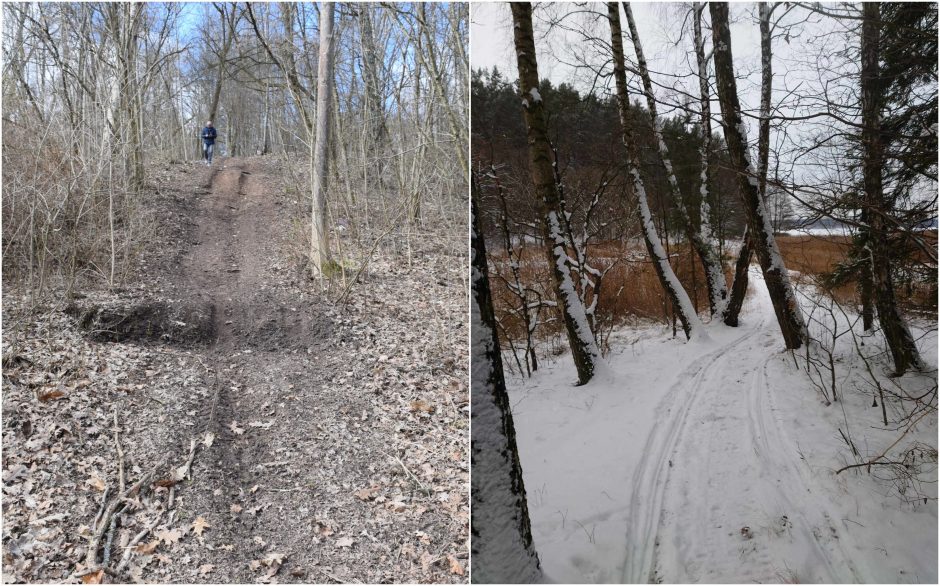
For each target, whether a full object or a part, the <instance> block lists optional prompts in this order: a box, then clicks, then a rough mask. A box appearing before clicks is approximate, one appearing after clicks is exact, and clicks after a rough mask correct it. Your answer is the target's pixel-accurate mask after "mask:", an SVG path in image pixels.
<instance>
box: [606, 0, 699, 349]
mask: <svg viewBox="0 0 940 586" xmlns="http://www.w3.org/2000/svg"><path fill="white" fill-rule="evenodd" d="M607 15H608V20H609V21H610V40H611V46H612V48H613V58H614V79H615V81H616V84H617V106H618V109H619V111H620V127H621V132H622V139H623V146H624V147H625V148H626V152H627V173H628V174H629V175H630V178H631V183H632V185H633V190H634V192H635V193H636V197H637V200H638V201H639V206H640V222H641V223H642V228H643V240H644V241H645V243H646V250H647V251H648V252H649V255H650V259H651V260H652V261H653V267H654V268H655V270H656V276H657V277H659V282H660V284H661V285H662V287H663V291H665V293H666V296H667V297H668V298H669V300H670V301H671V302H672V306H673V308H674V310H675V313H676V315H677V316H678V318H679V321H681V322H682V330H683V331H684V332H685V335H686V337H687V338H689V339H691V338H692V337H693V336H696V337H698V336H700V335H704V330H703V327H702V322H701V321H699V318H698V314H697V313H695V309H694V308H693V306H692V301H691V300H690V299H689V295H688V293H686V291H685V289H683V287H682V283H680V282H679V279H678V278H677V277H676V275H675V273H674V272H673V270H672V266H671V265H670V264H669V257H668V256H667V255H666V251H664V250H663V247H662V243H661V242H660V241H659V234H657V232H656V226H655V225H654V224H653V216H652V213H651V212H650V207H649V202H648V201H647V197H646V188H645V186H644V185H643V179H642V178H641V177H640V166H639V153H638V151H637V144H636V140H635V139H634V137H633V131H632V129H631V126H630V121H629V117H628V114H629V108H630V98H629V96H628V95H627V75H626V67H625V65H624V57H623V32H622V30H621V27H620V8H619V6H618V4H617V3H616V2H609V3H608V4H607Z"/></svg>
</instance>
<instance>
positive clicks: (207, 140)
mask: <svg viewBox="0 0 940 586" xmlns="http://www.w3.org/2000/svg"><path fill="white" fill-rule="evenodd" d="M216 136H218V134H217V133H216V131H215V127H214V126H212V120H210V121H208V122H206V126H205V127H204V128H203V129H202V158H203V159H205V160H206V165H207V166H208V165H211V164H212V150H213V149H214V148H215V137H216Z"/></svg>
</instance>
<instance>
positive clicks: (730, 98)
mask: <svg viewBox="0 0 940 586" xmlns="http://www.w3.org/2000/svg"><path fill="white" fill-rule="evenodd" d="M708 6H709V12H710V13H711V19H712V43H713V45H714V54H715V57H714V58H715V79H716V82H717V90H718V101H719V103H720V104H721V124H722V128H723V129H724V135H725V142H726V143H727V146H728V154H729V155H730V158H731V165H732V166H733V168H734V170H735V171H736V172H737V174H738V184H739V187H740V190H741V196H742V198H743V202H742V203H743V204H744V208H745V212H746V214H747V221H748V228H749V230H750V234H751V235H750V238H751V241H752V243H753V244H754V251H755V252H756V253H757V258H758V261H759V262H760V267H761V272H762V273H763V275H764V281H765V282H766V284H767V291H768V293H770V300H771V302H772V303H773V307H774V313H775V314H776V316H777V323H778V324H779V325H780V331H781V333H782V334H783V339H784V342H785V343H786V347H787V348H788V349H796V348H799V347H800V346H802V345H803V343H804V342H805V341H806V338H807V333H806V324H805V323H804V321H803V316H802V313H801V312H800V307H799V304H798V302H797V299H796V296H795V294H794V291H793V286H792V285H791V284H790V278H789V275H788V274H787V268H786V266H784V264H783V258H782V257H781V256H780V250H779V249H778V247H777V242H776V240H775V239H774V234H773V229H772V227H771V225H770V218H769V217H768V216H767V210H766V207H765V205H764V200H763V198H762V197H761V194H760V186H759V182H758V180H757V177H756V174H755V170H754V166H753V165H752V164H751V157H750V153H749V152H748V144H747V130H746V127H745V126H744V121H743V120H742V118H741V105H740V102H739V101H738V93H737V92H738V90H737V82H736V81H735V78H734V63H733V60H732V55H731V30H730V28H729V26H728V4H727V3H725V2H712V3H710V4H709V5H708Z"/></svg>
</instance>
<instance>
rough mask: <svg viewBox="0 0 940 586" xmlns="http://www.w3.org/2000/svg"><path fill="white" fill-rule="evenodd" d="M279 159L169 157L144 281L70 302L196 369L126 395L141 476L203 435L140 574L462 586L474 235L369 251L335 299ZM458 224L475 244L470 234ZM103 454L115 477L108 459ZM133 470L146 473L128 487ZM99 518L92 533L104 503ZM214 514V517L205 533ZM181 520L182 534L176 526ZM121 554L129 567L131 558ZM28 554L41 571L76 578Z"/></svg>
mask: <svg viewBox="0 0 940 586" xmlns="http://www.w3.org/2000/svg"><path fill="white" fill-rule="evenodd" d="M278 165H279V163H278V162H277V161H276V160H272V159H266V158H249V159H227V160H224V161H223V162H221V163H216V166H215V167H214V168H213V169H211V170H210V169H206V168H204V167H203V168H199V167H196V166H192V165H178V166H173V168H172V169H169V171H170V172H169V173H168V174H167V176H168V177H169V178H170V179H169V180H168V181H167V182H165V183H163V184H161V185H160V186H159V190H158V196H157V197H155V198H154V201H153V202H152V205H153V207H154V210H155V215H156V217H157V218H158V222H159V224H158V227H157V231H156V232H157V237H156V240H155V243H154V246H152V247H151V249H150V252H149V253H148V254H146V255H145V257H144V259H143V261H142V263H141V268H140V271H139V274H137V275H135V276H134V277H133V279H131V281H132V284H131V285H129V286H128V287H127V288H126V289H125V290H124V291H122V292H120V293H119V294H116V295H96V294H88V295H87V297H85V298H83V299H80V300H78V301H76V302H74V303H72V304H71V305H69V306H68V307H67V308H66V313H67V314H68V315H69V316H70V317H71V319H72V323H73V324H74V327H78V328H81V329H82V331H84V332H85V335H86V337H87V338H88V339H89V340H90V342H89V343H91V344H105V345H108V346H112V347H119V348H127V347H128V346H127V345H128V344H129V345H131V346H133V345H140V346H141V347H142V348H144V349H152V350H147V352H151V351H152V352H153V354H152V356H151V355H150V354H148V358H147V360H148V362H147V364H148V368H150V369H152V370H153V371H155V372H168V373H170V374H168V375H167V376H168V377H173V376H174V375H179V377H180V380H185V381H188V382H185V385H187V386H188V387H189V390H186V391H184V389H183V388H182V387H177V388H178V391H179V394H178V397H177V398H176V399H174V398H173V396H172V395H170V396H169V398H167V397H166V396H161V398H160V399H156V398H154V401H148V400H143V401H141V400H140V399H136V398H134V397H135V396H136V395H135V396H132V397H128V398H121V399H114V400H120V401H121V402H122V403H123V405H124V406H123V408H122V409H121V411H120V412H121V413H122V414H123V415H122V417H123V418H124V419H126V423H125V424H124V425H123V427H124V430H125V440H124V441H125V442H126V443H133V444H134V446H132V447H129V448H128V450H129V451H131V452H133V453H134V454H135V456H134V457H136V458H138V459H139V460H141V462H140V465H139V466H137V469H139V470H146V469H148V466H147V465H145V463H144V462H143V460H144V458H146V457H147V456H150V457H152V461H151V462H150V463H149V465H151V466H152V463H153V462H155V461H156V459H157V458H158V457H159V455H160V454H161V453H166V452H169V453H170V454H171V455H173V457H174V458H175V461H176V463H175V465H177V466H178V465H179V464H180V463H182V462H183V461H185V460H186V455H187V453H188V452H189V450H190V446H191V445H192V444H191V442H192V441H195V442H196V443H197V445H198V449H197V451H196V456H195V460H194V464H193V466H192V470H191V478H190V479H187V480H183V481H182V482H180V483H179V484H177V485H176V486H175V487H173V491H174V495H173V506H172V514H170V515H168V517H169V519H168V521H167V522H164V523H161V524H160V525H158V526H157V528H156V529H155V530H154V532H153V535H148V536H147V537H146V538H145V539H143V540H142V542H141V543H152V541H155V540H159V544H158V545H157V547H156V549H155V551H153V552H146V551H145V552H139V553H138V552H135V553H134V554H133V557H132V560H131V563H130V564H129V566H128V568H127V573H126V574H125V577H126V578H127V579H131V580H135V581H136V580H140V581H170V582H229V583H239V582H241V583H244V582H259V581H260V582H339V581H342V582H370V583H385V582H464V581H466V567H467V565H468V560H467V538H468V531H467V525H468V516H469V510H468V495H467V490H468V488H469V483H468V462H467V452H466V448H467V438H468V417H467V396H466V394H467V388H466V378H467V370H466V368H467V362H466V360H467V359H466V356H467V351H466V339H467V330H466V323H465V322H466V319H465V315H466V304H465V298H466V288H465V287H466V285H465V282H464V278H465V269H464V267H465V266H466V260H465V257H462V258H461V257H460V256H459V254H460V252H462V250H461V248H462V247H459V246H455V247H453V248H452V250H453V251H454V252H452V253H447V252H442V250H448V249H449V248H448V247H441V246H440V245H439V244H436V243H434V242H426V243H424V244H423V246H425V248H424V249H421V248H420V247H419V250H417V251H412V252H413V255H414V256H416V257H420V258H421V260H420V261H419V262H418V263H415V264H414V265H412V266H403V264H404V263H403V261H402V260H401V259H398V258H394V257H383V258H377V259H373V262H372V264H370V273H369V275H368V277H367V278H366V279H365V280H364V282H362V283H359V284H357V285H356V286H355V289H354V292H353V294H352V295H351V296H350V302H349V303H348V305H346V306H344V307H336V306H334V305H333V304H332V302H331V301H330V300H329V295H328V294H326V293H323V292H321V291H320V289H319V287H318V286H317V284H316V283H314V282H312V281H309V280H308V279H307V278H306V277H305V276H304V274H303V270H302V268H300V267H296V266H292V263H291V261H290V254H289V251H290V250H291V248H292V246H293V244H292V243H291V242H290V241H289V235H290V234H291V228H290V227H291V225H292V224H294V223H296V222H297V217H296V208H293V207H292V206H291V201H290V199H289V198H288V197H287V196H286V195H285V190H283V180H282V179H281V177H282V176H283V173H281V172H280V170H279V168H278ZM454 232H455V235H454V237H455V238H456V239H464V236H463V234H464V231H463V230H462V228H461V227H460V226H455V227H454ZM347 248H348V249H353V248H354V247H353V246H352V245H347ZM448 254H452V255H453V257H449V256H448ZM420 263H425V265H426V266H421V265H420ZM428 292H430V294H428ZM331 295H332V296H333V297H334V298H335V297H336V294H335V290H334V291H333V292H331ZM92 348H94V346H92ZM132 352H133V351H132ZM154 362H156V363H157V364H154ZM160 362H162V363H160ZM148 372H150V371H148ZM128 378H129V379H134V380H137V378H143V377H139V375H137V374H135V373H134V372H131V373H129V374H128ZM194 379H196V380H194ZM180 384H184V383H180ZM142 390H145V389H142ZM169 392H172V391H169ZM141 398H143V397H141ZM130 401H133V403H130ZM168 403H170V404H172V408H168V407H167V404H168ZM174 403H175V404H174ZM131 404H133V409H131V407H130V405H131ZM11 410H12V408H11ZM4 411H5V415H6V414H7V413H6V412H7V403H6V401H5V403H4ZM17 412H18V411H17ZM18 425H21V424H18ZM4 427H5V429H6V426H4ZM12 433H13V431H12V429H11V434H12ZM4 437H5V438H6V437H7V436H6V434H5V436H4ZM10 437H13V436H12V435H11V436H10ZM6 447H7V442H6V440H5V448H6ZM76 449H77V448H76ZM137 452H140V455H137ZM113 457H114V456H113V455H108V457H107V458H105V459H104V460H111V459H113ZM4 464H5V468H6V466H7V462H6V460H5V462H4ZM99 464H100V466H101V468H102V469H103V470H104V471H105V472H102V474H105V473H106V472H107V473H108V474H113V470H114V466H113V464H112V463H111V462H107V461H102V462H100V463H99ZM110 478H112V477H111V476H108V479H109V482H110ZM76 480H77V482H79V483H80V482H83V481H84V479H76ZM135 480H136V478H135V474H134V473H133V470H132V471H131V472H129V473H128V482H129V483H131V482H133V481H135ZM87 488H88V487H84V489H86V490H87ZM161 495H162V496H161ZM93 497H94V492H92V493H91V494H90V495H89V497H88V499H86V500H88V502H87V503H85V504H84V505H83V506H84V507H85V508H87V509H91V508H93V507H94V506H95V505H94V502H93V501H92V500H90V499H91V498H93ZM97 498H100V496H99V497H97ZM167 498H168V494H167V491H166V489H157V492H156V493H155V495H154V501H155V502H156V501H157V500H159V501H160V502H159V503H157V504H154V505H153V507H156V509H154V510H162V509H167V508H169V502H168V501H167ZM161 499H162V500H161ZM83 502H84V501H83ZM144 505H147V503H146V502H145V503H144ZM144 508H146V506H145V507H144ZM4 512H5V513H6V512H7V509H6V507H5V509H4ZM89 513H90V515H89ZM85 515H88V516H89V518H88V519H85V521H84V522H85V523H86V524H88V525H91V522H92V520H93V519H92V518H93V516H94V511H93V510H88V511H86V512H85ZM145 517H146V515H145V514H144V511H141V513H140V514H138V515H137V516H136V517H135V518H130V515H125V518H122V519H121V523H120V524H119V530H118V532H119V535H118V537H117V538H116V539H115V542H116V543H118V544H120V543H122V540H123V542H125V543H126V542H127V537H128V536H129V535H130V534H132V533H136V532H137V530H138V529H139V528H140V526H141V525H142V524H143V522H144V521H143V520H142V519H144V518H145ZM147 518H149V517H147ZM198 518H202V519H203V520H204V521H205V523H207V524H208V526H207V527H206V528H204V529H202V530H201V532H200V531H197V530H194V528H193V523H194V522H196V520H197V519H198ZM125 524H126V525H127V527H126V528H124V526H125ZM173 530H179V531H180V532H181V534H182V537H181V538H180V539H179V540H175V539H172V537H171V538H170V539H163V538H161V537H160V535H166V534H165V533H161V532H164V531H173ZM66 533H68V531H66ZM4 536H5V537H4V539H5V541H4V547H5V554H7V553H9V552H7V549H8V548H7V532H6V531H5V533H4ZM115 550H116V551H115V553H114V556H115V559H117V558H119V557H120V556H121V554H122V553H123V552H122V551H121V550H120V549H119V547H117V546H116V547H115ZM69 551H71V550H69ZM82 554H83V552H82V551H80V550H76V552H75V554H74V556H66V557H74V558H76V560H77V559H80V558H81V555H82ZM14 558H15V556H13V557H11V559H14ZM32 566H33V567H32V570H33V574H31V575H30V577H31V578H33V579H44V580H50V579H62V578H63V577H65V576H63V575H61V574H55V573H42V572H39V573H37V572H35V567H34V566H35V564H32ZM60 566H61V564H60ZM74 570H75V568H74V567H73V568H69V571H74ZM47 571H48V570H47ZM24 575H25V571H24ZM5 577H9V574H7V573H6V570H5Z"/></svg>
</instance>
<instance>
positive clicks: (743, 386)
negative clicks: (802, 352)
mask: <svg viewBox="0 0 940 586" xmlns="http://www.w3.org/2000/svg"><path fill="white" fill-rule="evenodd" d="M747 338H748V339H750V338H756V342H757V344H756V346H758V347H763V348H766V349H767V350H768V357H767V358H765V359H763V360H758V361H757V363H755V362H754V354H753V353H752V352H744V353H736V352H734V351H728V352H724V353H722V355H721V357H720V358H721V359H720V360H719V361H716V362H715V363H713V364H717V365H720V366H719V367H717V368H712V369H710V370H709V371H708V373H707V374H706V376H705V377H704V379H703V380H702V381H700V383H699V384H698V385H697V386H698V387H699V391H698V396H697V399H696V400H695V401H694V403H693V404H692V405H691V406H690V407H689V409H688V411H689V414H688V415H687V416H686V417H684V418H683V420H684V421H689V422H690V423H689V424H688V426H687V427H688V429H686V433H685V434H684V436H683V437H682V438H681V439H680V441H678V442H677V444H676V447H675V450H674V451H673V452H672V453H670V454H669V455H668V457H669V459H670V461H671V462H673V464H674V465H673V467H671V468H670V469H669V472H670V474H669V476H668V478H667V479H666V480H665V484H666V486H665V497H663V498H662V501H663V502H662V507H661V508H660V507H655V511H656V512H657V513H659V512H660V511H661V514H662V518H661V519H659V521H660V523H661V524H660V525H659V527H658V528H657V534H656V535H655V536H654V537H655V539H649V537H648V536H646V538H645V539H641V540H640V542H642V543H644V544H646V546H647V548H649V547H650V544H652V543H656V544H658V545H657V547H656V550H655V556H656V561H655V565H653V564H652V563H649V561H648V557H649V556H647V558H644V559H642V560H640V561H643V562H646V563H645V564H644V565H642V566H639V568H640V569H642V571H644V572H645V571H647V570H649V573H648V574H646V575H639V576H638V575H637V574H636V573H634V574H631V575H627V576H625V578H626V579H627V580H628V581H640V580H644V581H645V580H646V579H650V580H651V581H658V579H660V578H661V579H664V580H667V581H676V582H715V581H727V580H732V581H741V582H761V583H764V582H782V581H784V582H790V581H800V582H804V581H805V582H830V583H831V582H855V581H858V580H859V579H860V578H859V577H858V576H857V575H856V574H855V573H854V569H853V564H852V562H851V560H850V559H849V558H848V557H847V556H846V555H845V553H844V552H843V551H842V549H841V547H842V546H841V543H840V535H839V531H838V529H837V528H836V526H835V525H834V524H833V521H832V518H831V516H830V515H829V513H828V512H827V511H826V510H825V509H824V507H823V505H824V503H825V501H826V500H827V498H826V495H823V498H819V499H817V498H812V497H813V495H814V493H815V492H816V488H815V487H814V486H812V484H809V483H807V482H806V479H805V478H804V471H803V469H804V468H805V467H806V464H805V463H803V462H800V460H799V458H800V456H799V448H798V447H797V446H795V445H794V444H793V443H792V442H791V440H790V438H789V437H788V436H787V434H786V433H785V431H784V430H783V428H782V426H781V422H780V421H778V420H777V412H776V411H777V410H776V409H774V407H773V395H772V393H770V392H768V385H767V381H766V374H765V372H766V368H767V364H768V362H769V361H770V360H771V359H772V358H773V356H774V353H773V352H772V350H773V348H774V346H775V344H777V338H776V336H774V332H773V331H772V329H771V328H762V329H756V330H755V331H754V333H753V334H752V335H749V336H747ZM729 375H730V376H729ZM658 488H659V489H660V490H662V489H663V487H658ZM641 537H643V536H641ZM629 567H630V566H628V568H629Z"/></svg>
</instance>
